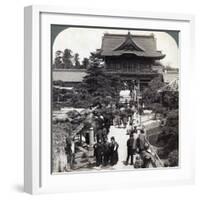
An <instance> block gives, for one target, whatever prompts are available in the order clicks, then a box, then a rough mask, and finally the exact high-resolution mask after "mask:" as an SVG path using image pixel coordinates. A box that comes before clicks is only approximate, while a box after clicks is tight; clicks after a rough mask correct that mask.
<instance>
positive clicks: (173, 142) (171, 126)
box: [157, 110, 179, 156]
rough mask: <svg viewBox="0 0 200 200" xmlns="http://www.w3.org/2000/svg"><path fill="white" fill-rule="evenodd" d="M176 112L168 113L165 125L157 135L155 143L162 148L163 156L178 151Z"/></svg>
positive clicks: (177, 119) (177, 120) (177, 118)
mask: <svg viewBox="0 0 200 200" xmlns="http://www.w3.org/2000/svg"><path fill="white" fill-rule="evenodd" d="M178 124H179V117H178V110H172V111H169V112H168V114H167V120H166V123H165V125H164V126H163V127H162V129H161V133H160V134H159V135H158V139H157V143H158V144H159V145H161V146H163V150H162V151H163V152H164V155H165V156H167V155H168V154H169V153H170V152H172V151H174V150H178V138H179V137H178Z"/></svg>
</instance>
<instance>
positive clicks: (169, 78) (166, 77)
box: [163, 73, 179, 83]
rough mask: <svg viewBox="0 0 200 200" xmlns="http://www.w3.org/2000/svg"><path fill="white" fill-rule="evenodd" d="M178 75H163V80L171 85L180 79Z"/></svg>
mask: <svg viewBox="0 0 200 200" xmlns="http://www.w3.org/2000/svg"><path fill="white" fill-rule="evenodd" d="M178 76H179V74H178V73H163V79H164V82H165V83H170V82H172V81H174V80H176V79H178Z"/></svg>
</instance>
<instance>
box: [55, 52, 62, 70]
mask: <svg viewBox="0 0 200 200" xmlns="http://www.w3.org/2000/svg"><path fill="white" fill-rule="evenodd" d="M62 54H63V52H62V51H59V50H58V51H56V57H55V60H54V67H55V68H57V69H62V68H64V64H63V61H62Z"/></svg>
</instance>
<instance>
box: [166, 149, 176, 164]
mask: <svg viewBox="0 0 200 200" xmlns="http://www.w3.org/2000/svg"><path fill="white" fill-rule="evenodd" d="M168 163H169V166H170V167H176V166H178V151H177V150H174V151H172V152H171V153H169V155H168Z"/></svg>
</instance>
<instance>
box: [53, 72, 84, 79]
mask: <svg viewBox="0 0 200 200" xmlns="http://www.w3.org/2000/svg"><path fill="white" fill-rule="evenodd" d="M85 75H86V72H85V71H83V70H80V71H79V70H56V71H53V81H64V82H81V81H82V80H83V77H84V76H85Z"/></svg>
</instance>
